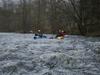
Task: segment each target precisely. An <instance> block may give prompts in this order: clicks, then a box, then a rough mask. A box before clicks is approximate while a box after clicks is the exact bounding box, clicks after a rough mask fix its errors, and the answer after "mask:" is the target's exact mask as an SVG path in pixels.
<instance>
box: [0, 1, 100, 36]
mask: <svg viewBox="0 0 100 75" xmlns="http://www.w3.org/2000/svg"><path fill="white" fill-rule="evenodd" d="M99 28H100V0H0V32H18V33H30V31H32V32H33V33H35V32H37V30H38V29H40V30H41V31H42V32H43V33H52V34H55V33H57V31H58V30H59V29H63V30H65V31H66V32H67V34H77V35H85V36H87V35H89V36H100V29H99Z"/></svg>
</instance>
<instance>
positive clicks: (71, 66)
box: [0, 33, 100, 75]
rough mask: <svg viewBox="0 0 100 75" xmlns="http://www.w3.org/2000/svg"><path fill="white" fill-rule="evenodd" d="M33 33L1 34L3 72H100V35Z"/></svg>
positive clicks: (44, 74)
mask: <svg viewBox="0 0 100 75" xmlns="http://www.w3.org/2000/svg"><path fill="white" fill-rule="evenodd" d="M33 36H34V35H33V34H18V33H0V75H100V38H93V37H83V36H75V35H67V36H66V38H65V39H64V40H57V39H36V40H34V39H33ZM47 36H48V37H50V36H52V35H50V36H49V35H47Z"/></svg>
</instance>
